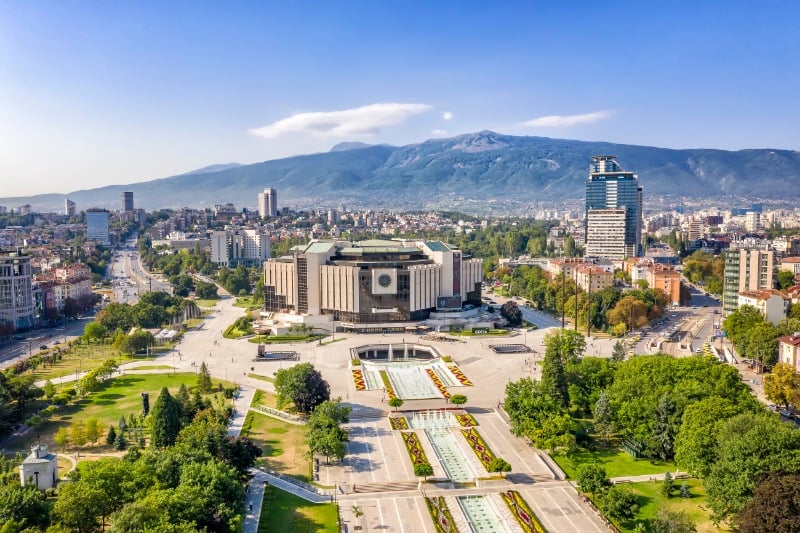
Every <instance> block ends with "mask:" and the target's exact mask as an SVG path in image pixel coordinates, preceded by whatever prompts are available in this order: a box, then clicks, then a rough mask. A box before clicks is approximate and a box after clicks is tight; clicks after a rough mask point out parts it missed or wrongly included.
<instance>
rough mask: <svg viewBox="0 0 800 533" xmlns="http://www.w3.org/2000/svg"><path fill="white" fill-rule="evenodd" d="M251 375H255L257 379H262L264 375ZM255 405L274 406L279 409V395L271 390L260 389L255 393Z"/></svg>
mask: <svg viewBox="0 0 800 533" xmlns="http://www.w3.org/2000/svg"><path fill="white" fill-rule="evenodd" d="M248 375H249V374H248ZM250 377H255V378H256V379H260V378H261V377H263V376H255V375H250ZM253 405H263V406H264V407H272V408H273V409H277V408H278V397H277V396H275V395H274V394H272V393H271V392H267V391H265V390H261V389H258V390H256V392H255V394H254V395H253Z"/></svg>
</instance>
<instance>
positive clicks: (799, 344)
mask: <svg viewBox="0 0 800 533" xmlns="http://www.w3.org/2000/svg"><path fill="white" fill-rule="evenodd" d="M778 362H779V363H786V364H787V365H791V367H792V368H794V371H795V372H800V332H794V333H792V334H791V335H787V336H785V337H780V338H779V339H778Z"/></svg>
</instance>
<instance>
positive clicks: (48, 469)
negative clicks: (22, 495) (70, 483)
mask: <svg viewBox="0 0 800 533" xmlns="http://www.w3.org/2000/svg"><path fill="white" fill-rule="evenodd" d="M19 480H20V483H21V484H22V486H23V487H25V486H28V485H32V486H34V487H36V488H37V489H39V490H45V489H50V488H53V487H55V486H56V483H57V482H58V455H57V454H55V453H49V452H48V451H47V446H45V445H44V444H37V445H36V446H34V447H33V448H31V454H30V455H29V456H28V457H26V458H25V459H24V460H23V461H22V464H21V465H19Z"/></svg>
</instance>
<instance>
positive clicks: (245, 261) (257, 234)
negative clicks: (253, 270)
mask: <svg viewBox="0 0 800 533" xmlns="http://www.w3.org/2000/svg"><path fill="white" fill-rule="evenodd" d="M269 248H270V240H269V233H267V232H266V231H265V230H264V229H263V228H226V229H225V230H223V231H215V232H213V233H212V234H211V262H212V263H214V264H215V265H220V266H226V267H229V268H233V267H236V266H239V265H244V266H247V267H251V266H261V263H263V262H264V261H266V260H267V259H269V255H270V250H269Z"/></svg>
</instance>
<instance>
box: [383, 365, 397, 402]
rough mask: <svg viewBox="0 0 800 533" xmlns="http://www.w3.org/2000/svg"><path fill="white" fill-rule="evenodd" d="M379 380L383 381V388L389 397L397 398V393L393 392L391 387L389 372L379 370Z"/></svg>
mask: <svg viewBox="0 0 800 533" xmlns="http://www.w3.org/2000/svg"><path fill="white" fill-rule="evenodd" d="M380 374H381V381H383V388H384V389H386V394H388V395H389V399H390V400H391V399H392V398H397V393H395V392H394V387H392V382H391V380H389V374H388V373H387V372H386V370H381V371H380Z"/></svg>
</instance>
